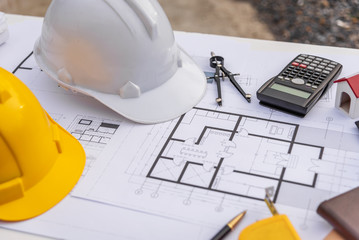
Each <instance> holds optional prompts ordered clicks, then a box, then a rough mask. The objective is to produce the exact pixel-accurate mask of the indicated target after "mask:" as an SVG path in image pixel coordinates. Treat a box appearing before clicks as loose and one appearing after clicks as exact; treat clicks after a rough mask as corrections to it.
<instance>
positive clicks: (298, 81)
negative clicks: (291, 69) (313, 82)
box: [292, 78, 305, 85]
mask: <svg viewBox="0 0 359 240" xmlns="http://www.w3.org/2000/svg"><path fill="white" fill-rule="evenodd" d="M292 83H294V84H298V85H302V84H304V83H305V82H304V80H303V79H301V78H293V79H292Z"/></svg>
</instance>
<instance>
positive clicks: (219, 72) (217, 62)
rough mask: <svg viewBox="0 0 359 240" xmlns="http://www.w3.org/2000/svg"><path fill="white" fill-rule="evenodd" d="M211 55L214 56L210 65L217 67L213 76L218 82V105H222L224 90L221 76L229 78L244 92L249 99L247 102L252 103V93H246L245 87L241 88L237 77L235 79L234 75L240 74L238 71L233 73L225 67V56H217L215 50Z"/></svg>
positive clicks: (210, 60)
mask: <svg viewBox="0 0 359 240" xmlns="http://www.w3.org/2000/svg"><path fill="white" fill-rule="evenodd" d="M211 56H212V57H211V58H210V59H209V65H210V66H211V67H212V68H215V69H216V72H215V73H214V76H213V78H214V80H215V81H216V84H217V94H218V97H217V98H216V102H217V103H218V105H219V106H222V91H221V82H220V78H222V79H224V78H225V77H227V78H228V79H229V81H231V83H232V84H233V86H234V87H235V88H236V89H237V90H238V91H239V92H240V93H241V94H242V96H243V97H244V98H245V99H246V100H247V102H249V103H250V102H251V97H252V96H251V94H248V93H245V92H244V91H243V89H242V88H241V86H239V84H238V82H237V81H236V79H234V76H236V75H239V74H238V73H237V74H233V73H231V72H230V71H228V70H227V69H226V68H225V67H224V58H223V57H221V56H216V54H215V53H214V52H211Z"/></svg>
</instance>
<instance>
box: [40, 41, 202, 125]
mask: <svg viewBox="0 0 359 240" xmlns="http://www.w3.org/2000/svg"><path fill="white" fill-rule="evenodd" d="M38 44H39V43H38V42H37V43H36V45H35V49H38V47H37V46H38ZM178 48H179V49H180V54H181V60H182V66H181V67H178V70H177V71H176V72H175V74H174V75H173V76H172V77H171V78H170V79H169V80H167V81H166V82H165V83H163V84H162V85H160V86H159V87H157V88H155V89H152V90H150V91H147V92H144V93H142V94H141V95H140V97H138V98H126V99H124V98H121V97H120V96H119V95H116V94H109V93H103V92H98V91H95V90H92V89H88V88H85V87H81V86H73V85H69V84H67V83H64V82H62V81H61V80H60V79H58V77H57V74H56V71H55V70H54V69H51V68H49V65H50V64H48V63H47V61H46V59H44V57H43V55H42V54H41V51H39V53H37V51H35V59H36V61H37V63H38V64H39V66H40V67H41V69H42V70H43V71H45V72H46V73H47V74H48V75H49V76H50V77H51V78H53V79H54V80H56V81H57V82H58V83H59V84H61V85H62V86H64V87H66V88H69V89H72V90H74V91H77V92H81V93H83V94H86V95H89V96H92V97H93V98H95V99H97V100H98V101H100V102H102V103H103V104H105V105H106V106H108V107H109V108H111V109H113V110H114V111H116V112H118V113H119V114H121V115H122V116H124V117H126V118H128V119H130V120H133V121H135V122H139V123H145V124H153V123H160V122H165V121H168V120H172V119H174V118H177V117H179V116H181V115H182V114H184V113H186V112H187V111H189V110H190V109H191V108H192V107H194V106H195V105H197V103H199V101H200V100H201V99H202V97H203V96H204V94H205V91H206V86H207V79H206V76H205V74H204V72H203V71H202V70H201V69H200V68H199V67H198V65H197V64H196V63H195V62H194V61H193V60H192V59H191V57H190V56H189V55H188V54H187V53H186V52H185V51H183V50H182V49H181V48H180V47H178Z"/></svg>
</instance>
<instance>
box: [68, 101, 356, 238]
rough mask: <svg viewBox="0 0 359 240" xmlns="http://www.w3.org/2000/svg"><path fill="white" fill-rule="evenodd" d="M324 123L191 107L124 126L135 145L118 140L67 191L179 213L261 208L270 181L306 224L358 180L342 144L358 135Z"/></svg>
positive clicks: (351, 151) (351, 153) (299, 223)
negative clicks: (84, 184)
mask: <svg viewBox="0 0 359 240" xmlns="http://www.w3.org/2000/svg"><path fill="white" fill-rule="evenodd" d="M329 122H330V121H329ZM160 126H162V127H161V128H162V129H160ZM332 127H335V126H330V125H329V126H328V125H327V128H325V129H321V128H315V127H308V126H301V125H300V124H297V123H290V122H283V121H277V120H271V119H265V118H261V117H256V116H249V115H243V114H238V113H233V112H225V111H219V110H218V109H209V108H202V107H194V108H193V109H192V110H190V111H189V112H187V113H186V114H184V115H182V116H181V117H180V118H179V119H177V120H174V121H172V122H171V123H166V125H157V126H154V127H151V129H150V128H149V127H147V130H144V132H143V133H140V132H137V131H136V132H134V133H129V134H128V136H127V137H129V138H130V136H131V135H133V138H136V139H137V138H139V139H142V140H138V143H137V144H136V146H141V147H140V148H137V147H136V148H133V149H131V148H129V147H123V148H121V147H120V148H119V149H117V150H116V151H115V153H114V155H113V156H112V157H109V156H107V157H106V159H107V160H104V161H102V162H101V161H100V162H98V163H99V164H100V165H101V166H102V167H101V166H100V165H97V164H96V168H92V169H91V172H92V173H95V172H97V173H99V172H101V175H99V174H97V175H96V177H95V175H94V174H89V175H88V176H87V178H88V179H91V180H92V182H96V183H95V185H94V186H92V187H91V190H88V191H87V192H86V191H82V190H81V186H80V190H79V191H78V192H75V195H76V196H80V197H84V198H86V199H93V200H97V201H101V202H105V203H111V204H114V205H117V206H124V207H130V208H134V209H142V203H143V201H146V202H149V204H148V205H146V207H145V208H143V210H145V211H149V212H151V213H153V214H164V212H166V213H165V215H166V216H167V214H169V215H172V214H173V215H175V216H177V217H179V218H180V219H186V218H187V217H188V216H189V215H191V213H190V212H194V213H193V214H195V215H196V216H199V215H200V213H201V212H202V211H205V212H206V215H207V216H208V215H210V214H215V213H216V212H227V211H233V209H237V211H239V209H244V208H245V209H247V208H250V209H252V211H256V212H257V213H258V214H259V215H261V214H263V213H269V211H268V209H266V207H265V204H264V201H263V200H264V194H265V188H268V187H274V195H273V201H274V202H275V204H276V205H277V206H279V207H280V208H284V209H292V210H293V209H295V210H293V211H299V212H300V213H298V212H297V213H296V214H295V217H293V216H294V215H293V216H292V219H291V220H292V221H293V222H294V224H295V225H296V228H297V229H298V228H302V229H306V231H308V229H311V227H310V225H311V224H313V222H316V223H317V224H319V223H320V222H321V221H322V220H321V219H320V218H319V217H318V216H317V215H316V214H315V210H316V208H317V206H318V204H319V203H320V202H321V201H323V200H324V199H326V198H329V197H330V196H332V195H334V194H337V193H339V192H343V191H346V190H348V189H351V188H353V187H355V186H357V185H358V180H359V164H358V162H359V153H358V149H357V148H356V147H355V144H350V143H351V142H357V141H358V140H357V139H354V138H355V135H352V134H350V133H345V132H340V131H336V130H333V128H332ZM336 128H338V127H335V128H334V129H336ZM144 129H145V128H144ZM146 131H148V132H147V133H145V132H146ZM139 134H142V135H139ZM141 136H145V137H141ZM339 136H340V137H339ZM333 138H334V139H338V140H337V141H332V139H333ZM326 139H327V140H326ZM329 139H331V140H329ZM344 143H345V144H344ZM125 165H127V168H124V166H125ZM120 166H122V167H120ZM115 169H117V170H115ZM119 169H122V170H121V172H119V171H118V170H119ZM124 182H126V184H120V183H124ZM125 185H126V186H125ZM131 193H132V194H131ZM172 201H174V202H176V203H178V204H176V207H172V208H171V207H169V206H168V202H172ZM167 206H168V208H167ZM286 214H288V215H289V216H291V211H289V210H287V212H286ZM293 218H294V219H293ZM201 221H210V220H208V219H201ZM208 224H210V223H208ZM309 232H310V231H309Z"/></svg>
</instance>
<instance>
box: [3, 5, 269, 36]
mask: <svg viewBox="0 0 359 240" xmlns="http://www.w3.org/2000/svg"><path fill="white" fill-rule="evenodd" d="M50 2H51V0H30V1H29V0H0V11H2V12H5V13H15V14H24V15H32V16H44V14H45V12H46V9H47V7H48V5H49V4H50ZM159 3H160V4H161V6H162V7H163V9H164V10H165V12H166V14H167V16H168V18H169V20H170V22H171V24H172V28H173V29H174V30H179V31H187V32H200V33H210V34H219V35H229V36H238V37H246V38H257V39H268V40H274V37H273V35H272V33H271V32H270V31H269V29H268V28H267V26H266V25H265V24H263V23H261V22H260V21H259V20H258V13H257V11H256V10H255V9H254V8H253V7H252V6H251V4H250V3H249V2H246V1H241V0H220V1H218V0H159Z"/></svg>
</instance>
